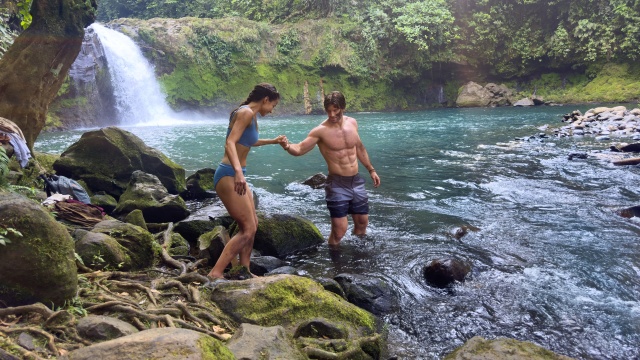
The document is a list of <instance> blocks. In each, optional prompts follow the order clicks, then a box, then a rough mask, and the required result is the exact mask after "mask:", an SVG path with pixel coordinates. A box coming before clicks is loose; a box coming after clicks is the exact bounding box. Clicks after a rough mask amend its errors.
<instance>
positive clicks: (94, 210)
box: [54, 199, 105, 227]
mask: <svg viewBox="0 0 640 360" xmlns="http://www.w3.org/2000/svg"><path fill="white" fill-rule="evenodd" d="M54 209H55V211H56V212H57V216H58V218H60V219H62V220H66V221H69V222H72V223H74V224H79V225H83V226H87V227H91V226H94V225H95V224H97V223H99V222H101V221H102V220H104V216H105V213H104V211H103V210H102V208H101V207H99V206H96V205H91V204H85V203H83V202H81V201H77V200H73V199H69V200H64V201H58V202H56V203H55V204H54Z"/></svg>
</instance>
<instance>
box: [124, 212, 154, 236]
mask: <svg viewBox="0 0 640 360" xmlns="http://www.w3.org/2000/svg"><path fill="white" fill-rule="evenodd" d="M124 222H126V223H129V224H132V225H136V226H140V227H141V228H143V229H145V230H147V231H149V229H148V228H147V223H146V222H145V221H144V215H143V214H142V210H140V209H135V210H133V211H132V212H130V213H128V214H127V215H126V216H125V217H124Z"/></svg>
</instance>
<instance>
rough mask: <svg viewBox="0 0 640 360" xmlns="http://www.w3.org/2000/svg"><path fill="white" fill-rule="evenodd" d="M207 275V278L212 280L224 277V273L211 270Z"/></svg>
mask: <svg viewBox="0 0 640 360" xmlns="http://www.w3.org/2000/svg"><path fill="white" fill-rule="evenodd" d="M207 277H208V278H209V280H211V281H213V280H218V279H224V275H223V274H216V273H214V272H213V271H212V272H210V273H208V274H207Z"/></svg>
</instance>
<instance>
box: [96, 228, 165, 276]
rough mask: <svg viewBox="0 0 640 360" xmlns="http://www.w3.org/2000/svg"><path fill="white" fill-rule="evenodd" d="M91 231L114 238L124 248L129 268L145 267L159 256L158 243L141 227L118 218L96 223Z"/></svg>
mask: <svg viewBox="0 0 640 360" xmlns="http://www.w3.org/2000/svg"><path fill="white" fill-rule="evenodd" d="M91 232H94V233H100V234H106V235H108V236H110V237H112V238H114V239H115V240H116V241H117V242H118V244H120V245H122V247H123V248H124V249H125V250H124V251H125V254H126V256H127V257H128V258H129V259H130V260H131V262H130V264H131V265H130V269H131V270H135V269H146V268H149V267H151V266H153V264H154V263H155V261H156V259H158V258H159V257H160V253H161V251H162V250H161V249H160V245H158V243H156V242H155V240H154V239H153V236H152V235H151V233H149V232H148V231H146V230H144V229H143V228H141V227H139V226H136V225H132V224H128V223H125V222H122V221H118V220H105V221H101V222H99V223H97V224H96V225H95V226H94V227H93V229H92V230H91Z"/></svg>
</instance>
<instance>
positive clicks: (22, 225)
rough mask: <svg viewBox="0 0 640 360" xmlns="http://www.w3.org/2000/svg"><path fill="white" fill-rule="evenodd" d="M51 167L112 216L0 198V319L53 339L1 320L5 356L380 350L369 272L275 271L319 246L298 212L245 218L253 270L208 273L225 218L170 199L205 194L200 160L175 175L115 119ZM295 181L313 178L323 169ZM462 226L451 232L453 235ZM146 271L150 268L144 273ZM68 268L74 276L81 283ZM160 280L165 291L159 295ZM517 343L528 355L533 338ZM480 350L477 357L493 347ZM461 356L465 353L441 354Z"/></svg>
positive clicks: (207, 186)
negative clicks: (32, 327) (250, 223)
mask: <svg viewBox="0 0 640 360" xmlns="http://www.w3.org/2000/svg"><path fill="white" fill-rule="evenodd" d="M53 168H54V169H55V170H56V172H57V173H58V174H60V175H66V176H68V177H71V178H74V179H78V180H79V181H80V182H81V183H82V184H83V185H84V186H85V187H86V188H87V190H89V191H90V193H92V194H93V195H92V197H91V200H92V203H93V204H99V205H100V206H102V207H104V209H105V210H106V212H108V213H109V214H110V215H112V216H113V217H112V216H106V217H105V219H104V220H103V221H100V222H98V223H96V224H95V225H93V226H74V225H73V224H69V223H66V222H62V223H61V222H60V221H56V219H54V218H53V217H52V216H50V213H49V212H48V211H47V209H46V208H45V207H43V206H41V205H39V204H38V203H37V202H35V201H32V200H31V199H28V198H26V197H24V196H22V195H19V194H16V193H13V192H5V193H1V196H0V219H2V223H3V225H5V226H8V227H10V228H12V229H14V230H17V231H18V232H19V233H20V236H17V235H15V234H12V235H8V238H9V239H10V242H8V243H7V244H6V245H5V248H3V249H2V250H3V251H2V252H0V278H2V279H3V281H2V282H1V283H0V300H2V303H3V305H4V306H14V307H13V308H7V309H1V308H0V321H3V322H4V321H7V322H6V323H10V322H11V321H16V322H18V321H19V320H20V318H19V317H18V318H17V320H16V318H7V316H9V317H11V316H21V315H25V314H29V313H33V312H34V311H35V312H36V313H38V314H40V316H41V320H42V321H43V324H42V325H41V329H42V330H36V331H32V333H34V334H36V335H38V334H40V335H41V334H43V333H45V334H46V333H47V331H50V332H53V333H56V334H62V335H61V336H60V337H56V338H55V342H56V343H57V347H56V346H55V345H53V340H50V344H51V346H50V347H49V348H48V349H43V348H38V347H37V346H34V345H33V344H34V343H37V342H38V341H34V340H37V339H34V338H33V337H31V336H30V335H29V331H27V330H23V329H24V327H21V326H22V324H21V323H19V322H18V323H17V325H16V326H14V327H7V328H3V329H2V330H3V331H5V332H8V333H11V331H13V329H12V328H15V331H16V334H17V333H19V335H17V336H11V337H5V338H0V358H11V356H12V355H10V353H9V352H5V351H4V350H2V349H12V350H15V352H13V353H19V354H22V355H23V356H27V357H28V356H33V355H34V354H41V355H42V354H45V355H46V356H52V355H53V356H58V355H63V356H62V358H67V359H92V358H101V359H117V358H123V357H125V358H150V357H157V356H161V357H167V354H178V355H176V356H174V357H171V356H169V357H167V358H176V359H177V358H185V357H184V356H185V355H186V354H189V355H190V356H191V357H190V358H219V359H233V358H243V359H244V358H247V359H257V358H261V359H262V358H265V359H273V358H287V359H308V358H327V359H328V358H345V359H346V358H363V359H365V358H366V359H380V358H383V357H384V356H385V349H384V340H383V339H382V336H381V335H380V330H381V329H380V325H381V324H380V322H379V321H378V319H377V317H376V316H383V315H387V314H390V313H392V312H394V311H396V310H397V309H398V307H399V298H398V294H397V293H396V292H395V290H394V289H393V288H392V287H391V286H390V285H389V284H388V283H386V282H385V281H383V280H381V279H378V278H375V277H371V276H363V275H358V274H348V273H343V274H339V275H337V276H336V277H334V278H325V277H314V278H310V277H309V276H308V274H306V273H304V272H302V271H299V270H298V269H296V268H294V267H291V266H289V265H288V264H287V262H286V261H285V260H284V258H285V257H286V256H289V255H291V254H293V253H296V252H299V251H301V250H304V249H307V248H310V247H313V246H317V245H318V244H321V243H323V242H324V239H323V237H322V235H321V234H320V232H319V230H318V229H317V227H316V226H315V225H314V224H313V223H312V222H310V221H309V220H307V219H304V218H301V217H299V216H295V215H286V214H274V215H267V214H262V213H258V217H259V222H258V229H257V232H256V236H255V242H254V251H253V252H252V255H251V269H250V270H251V273H253V274H256V275H259V276H262V277H259V278H251V277H250V275H249V276H246V277H244V279H246V280H245V281H217V282H210V281H209V280H208V279H207V278H206V277H205V276H204V275H205V274H206V268H205V267H206V266H212V265H214V264H215V262H216V260H217V259H218V257H219V256H220V254H221V252H222V250H223V248H224V246H225V244H226V243H227V242H228V240H229V238H230V236H231V235H233V233H234V232H236V231H237V226H236V225H235V224H234V222H233V219H231V218H230V217H229V216H221V217H216V218H209V219H207V220H197V219H188V218H187V216H188V215H189V212H188V210H186V208H185V201H184V199H183V198H197V199H202V198H207V197H211V196H215V195H214V193H213V192H212V187H213V185H212V181H211V180H212V177H213V169H203V170H201V171H198V172H197V173H196V174H194V175H192V176H191V177H189V178H187V179H186V182H185V179H184V169H182V168H181V167H180V166H178V165H176V164H175V163H173V162H172V161H171V160H169V159H168V158H167V157H166V156H164V155H163V154H161V153H160V152H158V151H157V150H155V149H152V148H149V147H147V146H146V145H144V143H143V142H142V141H141V140H140V139H138V138H137V137H135V135H133V134H131V133H128V132H126V131H123V130H121V129H118V128H105V129H100V130H97V131H92V132H89V133H86V134H85V135H83V137H82V138H81V139H80V140H79V141H78V142H77V143H76V144H74V145H72V146H71V147H70V148H69V149H68V150H67V151H65V152H64V153H63V154H62V155H61V156H60V158H58V159H56V160H55V162H53ZM305 183H306V184H308V185H309V186H312V187H314V188H318V187H321V186H322V184H323V183H324V175H322V174H316V175H314V176H313V177H312V178H310V179H308V180H307V181H306V182H305ZM174 223H176V224H175V226H174V225H173V224H174ZM465 233H466V229H460V233H459V234H458V232H456V235H455V236H456V238H458V239H459V237H462V236H464V234H465ZM74 253H75V254H74ZM160 266H162V267H160ZM242 269H244V268H242ZM153 270H156V271H157V272H159V273H160V274H161V275H158V276H149V274H150V273H153ZM232 270H233V269H232ZM470 270H471V266H470V264H467V263H465V262H462V261H458V260H455V259H436V260H433V261H432V262H431V263H429V264H428V265H427V266H425V267H424V269H423V276H424V277H425V279H426V280H427V282H428V283H429V284H431V285H433V286H437V287H446V286H449V285H450V284H452V283H455V282H458V281H464V280H465V278H466V276H467V275H468V274H469V273H470ZM129 271H134V272H129ZM78 272H84V274H83V275H82V278H83V280H82V281H78V279H79V276H78V275H79V274H78ZM127 279H130V280H133V281H127ZM234 279H242V278H240V277H238V278H234ZM183 284H184V285H183ZM173 288H175V289H177V290H178V292H177V293H171V292H168V293H163V291H164V292H167V291H170V290H172V289H173ZM201 294H206V295H207V296H208V299H202V298H201ZM77 296H80V298H81V300H80V302H84V304H85V308H86V309H85V310H84V311H85V313H84V315H82V318H80V319H79V320H76V319H75V316H74V315H73V314H71V313H70V312H69V311H67V310H61V311H57V312H53V311H51V310H49V309H46V307H45V306H44V305H41V304H38V303H44V304H52V305H55V306H66V307H69V309H71V308H73V307H70V306H69V304H71V303H73V302H75V301H77V298H76V297H77ZM74 299H75V300H74ZM164 299H167V300H164ZM80 306H81V305H80ZM76 311H78V308H76ZM87 313H88V314H87ZM87 315H88V316H87ZM104 315H108V316H104ZM25 318H30V317H29V316H27V317H25ZM116 318H117V319H116ZM140 319H143V320H146V321H145V322H142V321H140ZM220 319H222V320H220ZM125 320H126V321H125ZM158 323H162V324H164V325H163V326H166V327H163V326H160V328H158V325H157V324H158ZM176 325H179V326H178V327H177V326H176ZM20 329H22V330H20ZM39 329H40V328H39ZM229 333H233V336H231V335H229ZM78 336H79V337H78ZM12 338H13V339H15V340H12ZM52 339H53V338H52ZM69 339H71V340H69ZM74 339H75V340H74ZM79 339H80V340H79ZM14 341H15V342H14ZM495 341H505V340H495ZM507 341H509V340H507ZM16 343H17V347H16ZM518 346H526V347H530V348H531V349H532V350H531V351H533V352H536V351H539V350H538V347H537V346H536V345H534V344H529V343H524V342H518ZM470 351H476V350H470ZM490 351H491V353H490V354H491V355H488V356H490V357H493V356H494V355H495V354H499V353H500V352H502V350H499V349H498V350H496V349H491V350H490ZM461 353H462V354H464V353H466V350H459V351H458V352H456V353H455V356H459V354H461ZM265 354H268V355H265ZM488 354H489V353H488ZM452 355H454V354H452ZM454 358H457V357H454Z"/></svg>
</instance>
